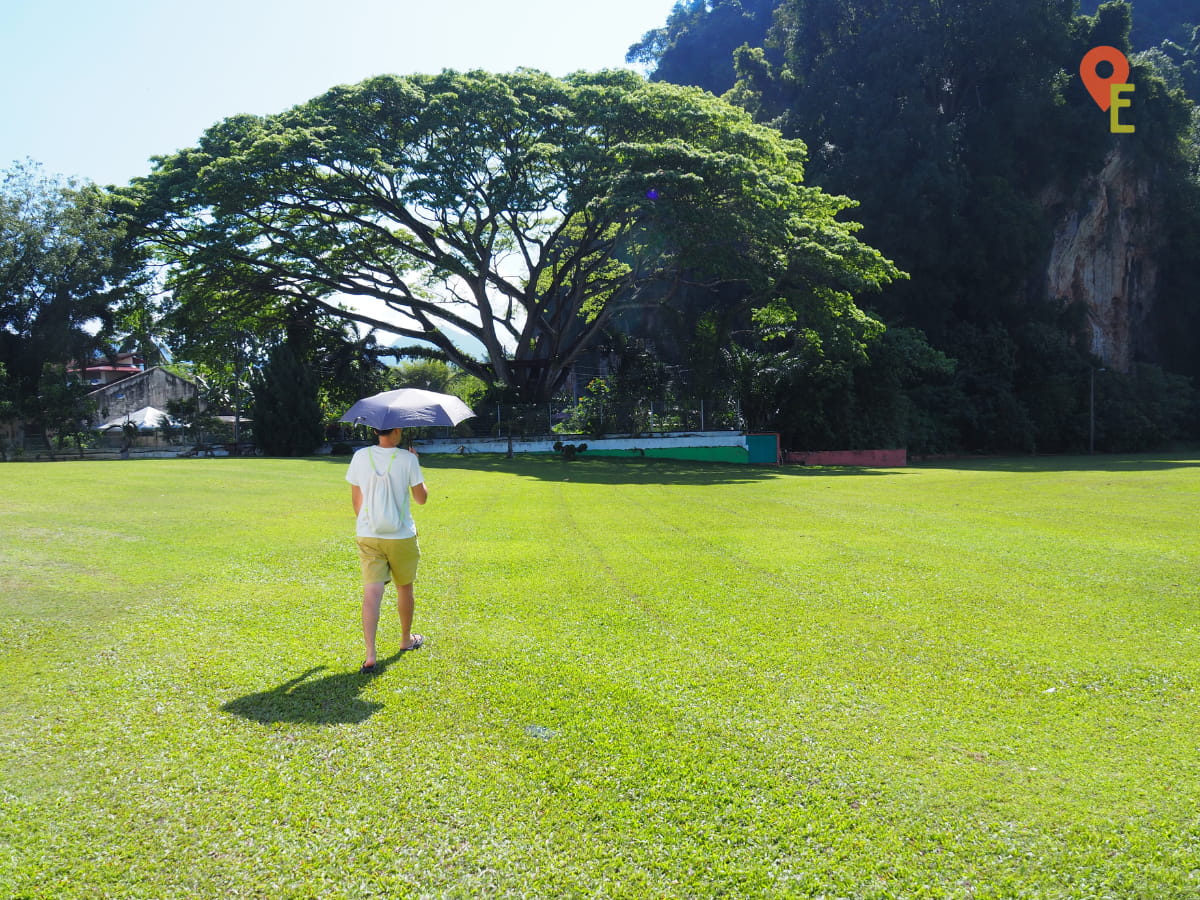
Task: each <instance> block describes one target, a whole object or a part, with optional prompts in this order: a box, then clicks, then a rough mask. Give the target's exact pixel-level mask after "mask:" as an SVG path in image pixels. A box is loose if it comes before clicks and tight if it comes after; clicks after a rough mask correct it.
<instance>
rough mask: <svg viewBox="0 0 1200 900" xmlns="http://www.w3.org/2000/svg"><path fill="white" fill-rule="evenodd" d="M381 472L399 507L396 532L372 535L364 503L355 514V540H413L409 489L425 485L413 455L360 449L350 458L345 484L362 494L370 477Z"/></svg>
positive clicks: (414, 528) (384, 449) (414, 531)
mask: <svg viewBox="0 0 1200 900" xmlns="http://www.w3.org/2000/svg"><path fill="white" fill-rule="evenodd" d="M384 472H387V473H388V475H389V476H390V477H391V479H392V493H393V494H394V495H395V498H396V501H397V503H398V504H399V506H400V521H401V523H402V524H401V526H400V531H398V532H393V533H391V534H376V533H375V532H374V531H372V530H371V523H370V522H368V521H367V505H366V504H365V503H364V504H363V505H362V507H361V508H360V509H359V511H358V526H357V532H356V533H357V535H358V537H369V538H387V539H388V540H400V539H403V538H410V537H416V536H417V525H416V523H415V522H414V521H413V517H412V496H411V494H410V493H409V488H411V487H415V486H416V485H418V484H421V483H422V482H424V481H425V476H424V475H422V474H421V464H420V463H419V462H418V461H417V457H416V454H413V453H409V452H408V451H407V450H402V449H400V448H399V447H363V448H362V449H361V450H357V451H355V453H354V455H353V456H352V457H350V468H349V469H347V470H346V480H347V481H348V482H350V483H351V484H354V485H358V487H359V488H362V489H364V490H365V489H366V488H367V485H368V484H369V483H370V480H371V478H372V477H373V474H374V473H379V474H381V475H382V474H383V473H384Z"/></svg>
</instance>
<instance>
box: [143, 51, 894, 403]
mask: <svg viewBox="0 0 1200 900" xmlns="http://www.w3.org/2000/svg"><path fill="white" fill-rule="evenodd" d="M804 154H805V149H804V146H803V144H801V143H799V142H796V141H785V140H782V139H781V138H780V137H779V134H778V132H776V131H774V130H772V129H770V128H767V127H764V126H760V125H756V124H754V123H753V122H752V121H751V120H750V118H749V116H748V115H747V114H746V113H745V112H744V111H742V110H740V109H738V108H736V107H733V106H730V105H728V104H726V103H723V102H721V101H719V100H717V99H716V98H715V97H712V96H711V95H708V94H705V93H703V92H701V91H698V90H694V89H683V88H679V87H675V86H672V85H667V84H650V83H647V82H645V81H644V80H643V79H641V78H639V77H638V76H636V75H634V74H633V73H629V72H607V73H601V74H594V75H589V74H577V75H574V76H571V77H570V78H567V79H565V80H560V79H554V78H551V77H549V76H547V75H544V74H541V73H538V72H533V71H520V72H516V73H513V74H509V75H491V74H487V73H482V72H472V73H465V74H463V73H456V72H444V73H442V74H441V75H435V76H411V77H404V78H401V77H379V78H374V79H370V80H368V81H365V82H363V83H361V84H358V85H354V86H349V87H339V88H335V89H334V90H332V91H330V92H329V93H328V94H326V95H324V96H322V97H318V98H316V99H315V100H313V101H311V102H309V103H306V104H304V105H302V106H299V107H297V108H295V109H293V110H290V111H287V112H285V113H282V114H279V115H276V116H269V117H263V118H256V117H251V116H240V117H237V118H233V119H229V120H227V121H225V122H222V123H220V124H218V125H216V126H214V127H213V128H211V129H210V130H209V131H208V132H207V133H206V134H205V136H204V137H203V139H202V140H201V142H200V143H199V145H198V146H197V147H195V148H191V149H188V150H185V151H182V152H180V153H178V154H175V155H174V156H171V157H168V158H166V159H163V160H161V161H159V163H158V165H157V167H156V171H155V172H154V173H153V174H152V175H150V176H149V177H147V178H143V179H138V180H137V181H136V182H135V185H134V186H133V188H131V189H130V190H129V191H128V192H127V196H128V198H129V199H130V201H131V202H130V216H131V219H132V220H133V221H135V222H136V224H137V226H138V227H139V228H140V229H141V231H140V234H141V235H142V236H143V238H144V239H145V240H146V241H147V242H148V243H149V244H151V245H153V246H154V247H155V248H156V249H157V250H158V252H159V253H160V254H162V255H163V256H164V257H165V258H166V260H167V261H168V263H169V264H170V266H171V279H170V284H171V286H172V287H173V288H174V290H175V297H176V302H177V303H179V304H182V308H183V309H184V313H185V315H190V317H191V318H192V319H195V320H198V319H200V318H203V317H205V316H208V317H212V316H220V317H233V318H238V319H240V318H250V319H256V318H260V317H265V318H268V319H271V318H278V313H279V310H280V309H281V308H297V307H299V308H301V309H303V310H305V311H306V312H309V313H314V312H315V313H319V314H320V315H324V316H332V317H335V318H340V319H343V320H346V321H353V322H356V323H359V324H360V325H365V326H368V327H370V328H373V329H377V330H378V331H379V332H380V333H388V332H390V333H392V334H395V335H399V336H401V337H403V338H408V339H412V340H416V341H420V342H423V349H421V350H419V351H418V352H423V353H428V352H429V349H428V348H429V345H430V344H432V345H433V346H434V348H436V352H437V353H439V354H440V355H441V356H442V357H444V358H446V359H448V360H450V361H453V362H455V363H456V364H457V365H458V366H459V367H461V368H462V369H464V370H465V371H467V372H468V373H470V374H473V375H477V376H479V377H481V378H484V379H486V380H487V381H489V382H491V383H494V384H496V385H497V386H498V387H500V388H502V389H506V390H508V391H509V392H510V393H511V395H512V396H514V397H516V398H520V399H524V400H539V399H543V398H546V397H549V396H551V395H553V394H554V393H555V392H556V391H557V390H558V389H559V388H560V387H561V385H562V384H563V379H564V377H565V374H566V372H567V371H568V370H569V369H570V367H571V366H572V365H573V364H574V363H575V362H576V361H577V359H578V358H579V356H580V354H581V353H583V352H585V351H586V350H588V349H589V348H590V347H592V346H593V345H594V344H595V342H596V340H597V338H598V336H599V335H600V334H601V333H602V332H603V330H604V328H605V327H606V325H607V324H608V322H609V320H610V319H611V318H612V316H613V315H614V314H615V313H616V312H617V311H618V310H619V309H620V308H622V307H629V306H636V305H638V304H644V303H659V302H663V301H664V299H665V298H666V297H667V296H669V295H670V293H671V289H672V285H674V284H677V283H678V281H679V280H680V279H682V278H684V277H693V278H697V277H698V278H705V279H708V280H716V281H720V282H723V283H726V284H736V285H738V286H739V287H738V288H737V289H738V291H739V292H740V293H741V294H742V295H743V296H746V297H754V296H768V297H769V296H770V295H771V294H772V292H774V291H776V290H779V289H780V288H777V287H776V285H777V283H778V282H780V281H783V280H787V281H788V282H789V283H790V284H791V285H792V286H791V287H789V288H788V289H789V290H805V291H808V292H809V293H810V294H813V293H817V292H829V293H830V297H831V302H836V303H837V304H839V305H844V304H845V303H848V302H849V296H850V295H851V294H857V293H861V292H864V291H869V290H873V289H877V288H878V287H879V286H880V285H882V284H884V283H886V282H887V281H889V280H891V279H892V278H895V277H896V276H897V275H898V273H897V271H896V269H895V268H894V267H893V266H892V265H891V263H890V262H888V261H887V260H886V259H884V258H883V257H882V256H881V255H880V254H878V253H877V252H875V251H874V250H872V249H871V248H870V247H867V246H866V245H864V244H862V243H860V242H858V241H857V240H856V239H855V238H854V236H853V233H854V231H855V229H856V226H855V225H854V224H853V223H848V222H845V221H843V220H842V219H840V218H839V214H840V213H842V212H843V211H844V210H846V209H847V208H848V207H850V206H851V205H852V204H851V202H850V201H849V200H847V199H845V198H842V197H836V196H829V195H827V194H825V193H823V192H821V191H819V190H817V189H815V188H811V187H807V186H805V185H804V183H803V160H804ZM351 300H353V303H351V302H350V301H351ZM189 306H190V307H192V309H193V312H191V313H190V314H188V313H187V312H186V310H187V308H188V307H189ZM259 330H260V331H261V328H260V329H259ZM464 334H465V335H467V336H469V338H471V339H473V341H474V342H475V343H476V344H477V345H478V346H481V347H482V352H483V359H482V360H481V359H479V358H478V357H477V356H476V355H474V354H473V353H471V352H468V351H465V350H463V349H461V347H460V346H459V343H458V339H459V337H461V336H462V335H464Z"/></svg>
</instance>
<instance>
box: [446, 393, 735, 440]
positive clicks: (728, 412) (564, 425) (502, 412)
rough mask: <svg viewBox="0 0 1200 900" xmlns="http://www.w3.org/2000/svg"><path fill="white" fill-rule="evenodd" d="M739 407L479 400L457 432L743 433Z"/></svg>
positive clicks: (596, 401) (487, 433)
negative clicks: (496, 401)
mask: <svg viewBox="0 0 1200 900" xmlns="http://www.w3.org/2000/svg"><path fill="white" fill-rule="evenodd" d="M740 429H741V422H740V417H739V416H738V412H737V410H736V409H726V408H722V409H711V408H710V409H706V408H705V407H704V406H703V405H701V406H698V407H696V408H689V407H685V406H677V405H674V404H670V403H666V402H660V401H641V402H636V403H609V402H605V401H598V400H589V401H585V402H583V403H570V402H549V403H531V404H524V405H512V404H478V405H476V407H475V417H474V418H472V419H467V420H466V421H465V422H463V423H462V424H461V425H460V426H459V427H458V429H457V430H456V433H459V434H463V435H464V436H466V435H468V434H469V435H471V436H475V437H485V436H501V435H508V434H513V435H534V434H563V435H568V434H572V435H578V434H582V435H588V436H591V437H602V436H604V435H617V434H652V433H655V432H666V431H737V430H740Z"/></svg>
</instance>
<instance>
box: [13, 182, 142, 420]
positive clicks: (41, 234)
mask: <svg viewBox="0 0 1200 900" xmlns="http://www.w3.org/2000/svg"><path fill="white" fill-rule="evenodd" d="M123 248H124V244H123V232H122V229H121V227H119V224H118V221H117V219H116V218H115V217H114V216H113V215H112V214H111V210H110V198H109V196H108V195H107V194H106V193H105V192H104V191H102V190H101V189H100V188H97V187H96V186H94V185H90V184H89V185H79V184H75V183H72V182H66V181H61V180H59V179H55V178H51V177H49V176H47V175H45V174H44V173H43V172H42V170H41V169H40V168H39V167H38V166H37V165H36V164H33V163H23V164H18V165H16V166H14V167H13V168H11V169H10V170H8V171H7V172H3V173H0V373H4V377H6V378H7V381H8V384H7V385H6V386H5V391H4V392H5V393H6V394H7V395H8V397H9V406H8V414H9V415H19V416H23V417H25V418H28V419H32V420H35V421H40V420H41V419H43V417H44V413H45V412H46V411H45V410H43V409H42V408H41V407H40V405H39V397H40V396H47V397H48V396H50V395H51V394H52V393H54V392H55V391H57V390H58V389H59V388H60V387H62V385H61V384H60V383H59V382H60V381H61V380H62V378H63V377H64V373H65V372H66V367H67V364H68V363H71V362H73V361H74V362H86V361H87V360H88V359H89V358H90V357H91V354H92V353H93V351H94V350H96V349H97V348H99V347H100V346H101V345H102V340H103V337H104V326H105V325H106V324H109V323H110V322H111V318H112V311H113V308H114V305H115V304H116V303H117V302H118V301H119V300H120V299H121V298H122V297H123V296H124V295H125V293H126V291H127V289H128V287H129V285H130V282H129V280H128V279H127V276H128V274H129V273H130V272H131V271H132V268H131V267H132V265H133V264H132V261H131V259H130V257H128V256H127V255H126V254H125V253H124V250H123ZM47 379H49V381H47ZM44 382H45V383H44ZM50 382H53V383H52V384H51V383H50Z"/></svg>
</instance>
